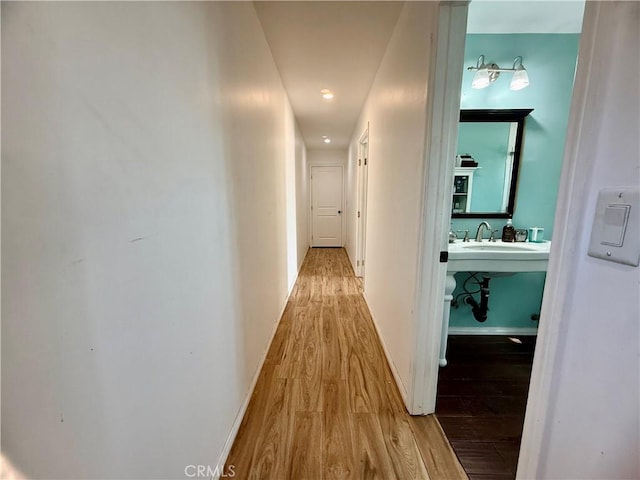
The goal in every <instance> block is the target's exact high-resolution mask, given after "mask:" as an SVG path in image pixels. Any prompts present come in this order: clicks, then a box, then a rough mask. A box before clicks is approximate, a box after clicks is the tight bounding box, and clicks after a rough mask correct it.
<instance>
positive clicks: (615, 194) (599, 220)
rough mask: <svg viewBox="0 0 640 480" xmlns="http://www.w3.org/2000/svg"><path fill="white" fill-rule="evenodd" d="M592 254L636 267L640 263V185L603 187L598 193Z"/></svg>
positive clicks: (593, 227)
mask: <svg viewBox="0 0 640 480" xmlns="http://www.w3.org/2000/svg"><path fill="white" fill-rule="evenodd" d="M588 253H589V256H591V257H595V258H601V259H603V260H609V261H611V262H617V263H622V264H624V265H631V266H632V267H637V266H638V265H639V264H640V189H638V187H620V188H604V189H602V190H600V193H599V194H598V203H597V205H596V214H595V218H594V219H593V226H592V229H591V242H590V243H589V252H588Z"/></svg>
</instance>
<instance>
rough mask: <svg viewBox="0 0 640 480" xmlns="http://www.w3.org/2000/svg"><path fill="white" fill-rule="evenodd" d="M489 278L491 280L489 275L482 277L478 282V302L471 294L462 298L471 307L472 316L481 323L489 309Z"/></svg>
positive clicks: (485, 318)
mask: <svg viewBox="0 0 640 480" xmlns="http://www.w3.org/2000/svg"><path fill="white" fill-rule="evenodd" d="M489 280H491V279H490V278H489V277H482V281H481V282H480V303H478V302H477V301H476V299H475V298H473V297H472V296H471V295H468V296H466V297H465V299H464V303H466V304H467V305H469V306H470V307H471V311H472V312H473V317H474V318H475V319H476V320H477V321H478V322H481V323H483V322H485V321H486V320H487V312H488V311H489Z"/></svg>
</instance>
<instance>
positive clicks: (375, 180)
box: [347, 2, 438, 394]
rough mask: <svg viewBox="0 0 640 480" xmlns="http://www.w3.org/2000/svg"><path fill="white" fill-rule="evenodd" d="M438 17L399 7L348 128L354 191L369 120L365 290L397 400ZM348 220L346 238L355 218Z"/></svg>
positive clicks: (417, 7)
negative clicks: (389, 363)
mask: <svg viewBox="0 0 640 480" xmlns="http://www.w3.org/2000/svg"><path fill="white" fill-rule="evenodd" d="M437 18H438V4H437V3H435V2H415V3H413V2H407V4H406V5H405V6H404V7H403V10H402V12H401V14H400V17H399V19H398V24H397V25H396V28H395V31H394V33H393V36H392V37H391V40H390V42H389V46H388V47H387V51H386V53H385V56H384V58H383V60H382V63H381V65H380V68H379V70H378V73H377V75H376V78H375V80H374V83H373V85H372V88H371V91H370V93H369V96H368V98H367V102H366V104H365V107H364V109H363V112H362V115H361V116H360V119H359V121H358V123H357V125H356V128H355V129H354V134H353V137H352V140H351V146H350V152H351V154H350V158H349V164H350V165H349V167H348V175H347V178H348V179H349V182H350V184H349V186H348V191H351V192H352V191H353V190H354V189H355V188H356V184H355V179H356V177H357V175H356V174H355V173H353V169H354V168H357V167H354V165H353V163H354V162H357V148H358V142H359V140H360V136H361V135H362V132H364V131H365V129H366V127H367V122H369V165H368V167H369V170H368V172H369V182H368V204H367V219H366V221H367V237H366V238H367V242H366V255H365V257H366V272H365V278H364V287H365V294H366V297H367V301H368V304H369V307H370V309H371V311H372V314H373V316H374V318H375V321H376V323H377V325H378V328H379V330H380V333H381V336H382V341H383V343H384V344H385V345H386V348H387V351H388V353H389V355H390V357H391V360H392V363H393V364H394V365H395V368H396V369H397V373H398V375H399V377H400V381H401V383H402V385H401V388H402V389H403V390H405V391H404V392H403V394H406V390H407V389H408V388H410V383H411V380H410V379H411V368H412V357H413V354H414V338H415V327H414V312H413V305H414V303H415V294H416V278H417V263H418V236H419V225H418V223H419V220H420V212H421V198H422V188H423V172H424V155H425V130H426V108H427V107H426V99H427V83H428V77H429V60H430V56H431V55H432V49H431V35H432V33H434V32H435V30H436V28H437ZM349 172H350V173H349ZM350 197H351V196H350ZM348 218H349V222H350V223H351V224H352V225H351V227H349V231H350V232H351V231H354V226H353V222H354V221H355V217H354V216H353V212H350V213H349V217H348ZM347 245H348V248H349V256H350V258H352V259H353V258H355V250H354V247H355V244H353V243H348V244H347Z"/></svg>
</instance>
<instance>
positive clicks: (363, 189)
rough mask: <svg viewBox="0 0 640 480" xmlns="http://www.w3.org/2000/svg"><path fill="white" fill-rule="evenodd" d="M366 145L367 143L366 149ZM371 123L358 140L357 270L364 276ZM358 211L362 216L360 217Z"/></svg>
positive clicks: (357, 274)
mask: <svg viewBox="0 0 640 480" xmlns="http://www.w3.org/2000/svg"><path fill="white" fill-rule="evenodd" d="M364 145H366V150H365V147H364ZM368 159H369V123H368V122H367V128H366V129H365V131H364V132H363V133H362V135H360V140H359V141H358V177H357V190H356V192H357V196H358V197H357V199H356V212H355V214H356V271H355V274H356V276H357V277H364V272H365V265H364V261H365V258H366V245H367V191H368V190H367V189H368V184H369V161H368ZM358 213H359V214H360V216H359V217H358Z"/></svg>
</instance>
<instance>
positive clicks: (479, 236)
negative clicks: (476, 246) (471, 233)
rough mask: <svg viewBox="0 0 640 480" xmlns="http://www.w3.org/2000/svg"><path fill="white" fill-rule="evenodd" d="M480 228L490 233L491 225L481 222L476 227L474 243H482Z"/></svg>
mask: <svg viewBox="0 0 640 480" xmlns="http://www.w3.org/2000/svg"><path fill="white" fill-rule="evenodd" d="M482 227H487V229H488V230H489V231H491V225H489V224H488V223H487V222H482V223H481V224H480V225H478V231H477V232H476V242H481V241H482Z"/></svg>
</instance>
